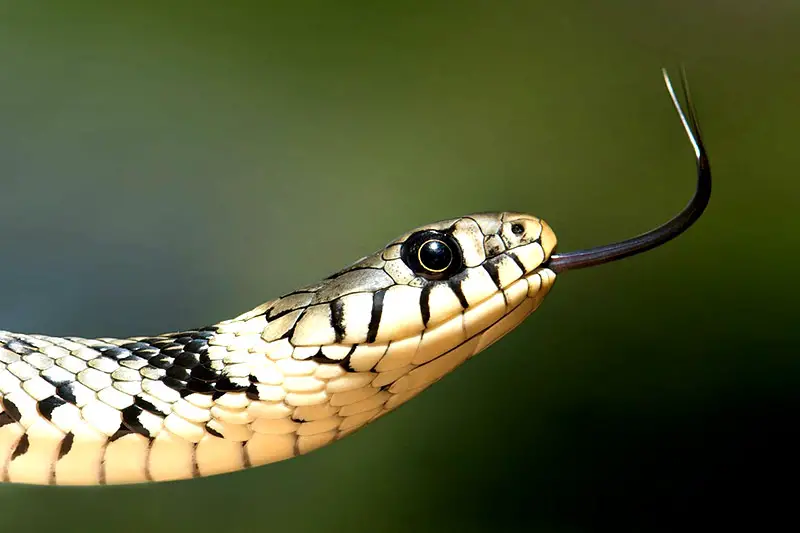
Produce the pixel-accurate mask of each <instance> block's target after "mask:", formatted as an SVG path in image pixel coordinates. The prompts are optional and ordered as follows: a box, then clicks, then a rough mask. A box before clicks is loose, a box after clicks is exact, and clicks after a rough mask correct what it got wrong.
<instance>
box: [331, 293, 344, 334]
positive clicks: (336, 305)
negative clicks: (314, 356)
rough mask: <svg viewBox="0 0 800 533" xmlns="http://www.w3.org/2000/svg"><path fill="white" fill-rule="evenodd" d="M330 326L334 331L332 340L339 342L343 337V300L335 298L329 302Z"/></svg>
mask: <svg viewBox="0 0 800 533" xmlns="http://www.w3.org/2000/svg"><path fill="white" fill-rule="evenodd" d="M331 327H332V328H333V333H334V342H336V344H339V343H340V342H342V339H344V334H345V330H344V328H345V324H344V302H342V300H341V299H337V300H334V301H332V302H331Z"/></svg>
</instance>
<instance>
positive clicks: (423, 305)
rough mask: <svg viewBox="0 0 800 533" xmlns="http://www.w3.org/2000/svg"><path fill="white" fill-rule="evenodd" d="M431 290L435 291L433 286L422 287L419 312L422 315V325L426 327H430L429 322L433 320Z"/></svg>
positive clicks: (429, 284)
mask: <svg viewBox="0 0 800 533" xmlns="http://www.w3.org/2000/svg"><path fill="white" fill-rule="evenodd" d="M431 290H433V284H431V283H428V284H427V285H425V286H424V287H422V292H421V293H420V294H419V310H420V312H421V313H422V325H423V326H425V327H427V326H428V321H429V320H430V319H431V304H430V297H431Z"/></svg>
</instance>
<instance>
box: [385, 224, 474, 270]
mask: <svg viewBox="0 0 800 533" xmlns="http://www.w3.org/2000/svg"><path fill="white" fill-rule="evenodd" d="M400 257H401V258H402V259H403V262H404V263H405V264H406V265H408V267H409V268H410V269H411V270H413V271H414V273H415V274H417V275H418V276H422V277H424V278H427V279H430V280H440V279H444V278H446V277H449V276H451V275H453V274H455V273H456V272H458V271H459V270H461V267H462V260H461V248H460V247H459V246H458V243H457V242H456V240H455V239H454V238H453V237H452V236H450V235H448V234H446V233H442V232H439V231H421V232H419V233H415V234H413V235H411V236H410V237H409V238H408V239H407V240H406V242H405V243H404V244H403V248H402V250H401V252H400Z"/></svg>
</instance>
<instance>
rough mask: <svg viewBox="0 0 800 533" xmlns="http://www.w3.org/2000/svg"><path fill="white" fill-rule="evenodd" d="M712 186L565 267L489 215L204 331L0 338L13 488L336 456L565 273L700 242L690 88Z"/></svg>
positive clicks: (525, 229) (0, 426)
mask: <svg viewBox="0 0 800 533" xmlns="http://www.w3.org/2000/svg"><path fill="white" fill-rule="evenodd" d="M664 77H665V80H666V83H667V87H668V89H669V91H670V95H671V97H672V100H673V103H674V105H675V107H676V109H677V110H678V113H679V116H680V118H681V121H682V122H683V125H684V127H685V129H686V131H687V133H688V135H689V138H690V140H691V142H692V144H693V146H694V148H695V153H696V155H697V164H698V185H697V191H696V192H695V196H694V198H693V199H692V201H691V202H690V203H689V204H688V205H687V207H686V208H685V209H684V210H683V211H681V213H679V214H678V215H676V216H675V217H674V218H673V219H672V220H670V221H669V222H667V223H665V224H664V225H662V226H660V227H658V228H656V229H654V230H652V231H650V232H647V233H645V234H643V235H640V236H638V237H634V238H632V239H628V240H626V241H622V242H619V243H616V244H612V245H606V246H601V247H598V248H593V249H590V250H584V251H578V252H571V253H566V254H554V250H555V247H556V237H555V234H554V233H553V230H552V229H551V228H550V226H548V225H547V223H545V222H544V221H543V220H541V219H539V218H537V217H534V216H530V215H526V214H522V213H514V212H499V213H480V214H474V215H469V216H464V217H460V218H457V219H453V220H446V221H441V222H437V223H434V224H429V225H426V226H423V227H421V228H417V229H415V230H413V231H410V232H408V233H406V234H404V235H402V236H400V237H399V238H397V239H395V240H394V241H392V242H391V243H389V244H388V245H387V246H386V247H385V248H383V249H382V250H380V251H378V252H377V253H375V254H374V255H370V256H367V257H365V258H363V259H361V260H359V261H357V262H356V263H354V264H352V265H351V266H349V267H347V268H345V269H343V270H341V271H340V272H338V273H336V274H334V275H332V276H330V277H328V278H326V279H325V280H323V281H322V282H320V283H317V284H315V285H311V286H308V287H304V288H302V289H299V290H296V291H294V292H292V293H290V294H287V295H285V296H283V297H281V298H278V299H275V300H272V301H270V302H267V303H265V304H263V305H260V306H258V307H256V308H255V309H253V310H251V311H249V312H247V313H244V314H242V315H240V316H238V317H236V318H233V319H230V320H225V321H223V322H220V323H218V324H215V325H213V326H208V327H203V328H199V329H196V330H191V331H182V332H176V333H168V334H162V335H157V336H152V337H132V338H126V339H116V338H99V339H85V338H78V337H65V338H62V337H51V336H46V335H26V334H19V333H11V332H8V331H0V479H2V480H3V481H5V482H14V483H29V484H52V485H94V484H123V483H140V482H148V481H167V480H177V479H186V478H193V477H198V476H209V475H214V474H220V473H225V472H233V471H236V470H240V469H244V468H248V467H252V466H257V465H263V464H266V463H270V462H274V461H279V460H283V459H288V458H291V457H295V456H298V455H301V454H305V453H308V452H310V451H312V450H315V449H317V448H320V447H322V446H325V445H326V444H329V443H331V442H333V441H336V440H338V439H340V438H342V437H344V436H346V435H349V434H350V433H353V432H354V431H356V430H358V429H359V428H361V427H363V426H364V425H366V424H368V423H369V422H371V421H373V420H376V419H377V418H380V417H382V416H383V415H385V414H386V413H388V412H390V411H392V410H393V409H395V408H396V407H397V406H399V405H401V404H403V403H405V402H406V401H408V400H409V399H411V398H413V397H414V396H416V395H417V394H419V393H420V392H421V391H423V390H425V389H426V388H427V387H429V386H430V385H431V384H433V383H435V382H436V381H438V380H439V379H441V378H442V377H443V376H445V375H446V374H448V373H449V372H450V371H452V370H453V369H454V368H456V367H457V366H459V365H460V364H462V363H463V362H464V361H466V360H467V359H470V358H471V357H473V356H474V355H475V354H477V353H479V352H481V351H482V350H484V349H486V348H487V347H488V346H490V345H491V344H492V343H494V342H495V341H497V340H498V339H499V338H501V337H502V336H504V335H505V334H506V333H508V332H509V331H511V330H512V329H514V328H515V327H516V326H518V325H519V324H520V323H522V321H523V320H524V319H525V318H526V317H527V316H528V315H530V314H531V313H532V312H533V311H534V310H536V308H537V307H538V306H539V304H540V303H541V302H542V300H543V299H544V297H545V296H546V295H547V294H548V292H549V291H550V289H551V288H552V286H553V283H554V281H555V278H556V275H557V274H558V273H560V272H563V271H565V270H570V269H576V268H582V267H587V266H592V265H595V264H600V263H605V262H609V261H613V260H616V259H620V258H622V257H627V256H630V255H633V254H636V253H640V252H642V251H644V250H647V249H651V248H653V247H655V246H659V245H661V244H663V243H664V242H666V241H668V240H670V239H672V238H674V237H675V236H677V235H679V234H680V233H682V232H683V231H685V230H686V229H687V228H688V227H689V226H690V225H691V224H692V223H693V222H694V221H695V220H696V219H697V218H698V217H699V216H700V214H701V213H702V212H703V210H704V208H705V206H706V204H707V203H708V200H709V197H710V187H711V175H710V170H709V165H708V159H707V157H706V155H705V150H704V149H703V145H702V142H701V140H700V133H699V128H698V125H697V121H696V118H695V113H694V110H693V108H692V106H691V102H690V101H689V95H688V91H687V88H686V84H685V79H684V95H685V97H686V100H687V102H688V113H684V111H683V110H682V109H681V107H680V104H679V103H678V100H677V98H676V96H675V94H674V91H673V90H672V86H671V84H670V82H669V78H668V77H667V76H666V73H664Z"/></svg>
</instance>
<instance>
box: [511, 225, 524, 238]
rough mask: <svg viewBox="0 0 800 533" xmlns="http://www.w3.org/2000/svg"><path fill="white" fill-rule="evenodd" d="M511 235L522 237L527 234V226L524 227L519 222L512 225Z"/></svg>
mask: <svg viewBox="0 0 800 533" xmlns="http://www.w3.org/2000/svg"><path fill="white" fill-rule="evenodd" d="M511 233H513V234H514V235H522V234H523V233H525V226H523V225H522V224H520V223H519V222H514V223H513V224H511Z"/></svg>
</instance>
